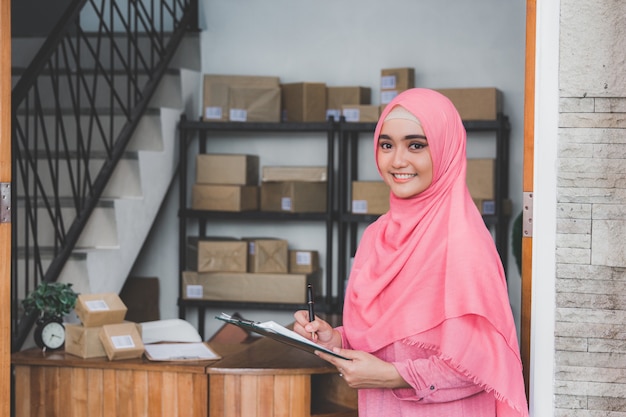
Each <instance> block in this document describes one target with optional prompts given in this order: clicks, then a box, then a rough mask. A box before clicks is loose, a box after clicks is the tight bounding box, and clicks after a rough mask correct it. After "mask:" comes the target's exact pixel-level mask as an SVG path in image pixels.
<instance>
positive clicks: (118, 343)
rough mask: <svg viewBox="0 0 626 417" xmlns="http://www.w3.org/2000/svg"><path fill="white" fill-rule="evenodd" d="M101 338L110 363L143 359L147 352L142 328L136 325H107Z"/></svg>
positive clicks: (127, 323)
mask: <svg viewBox="0 0 626 417" xmlns="http://www.w3.org/2000/svg"><path fill="white" fill-rule="evenodd" d="M99 337H100V341H101V342H102V346H103V347H104V351H105V352H106V354H107V357H108V358H109V360H110V361H112V360H119V359H132V358H141V356H142V355H143V352H144V350H145V348H144V344H143V341H142V339H141V333H140V326H139V325H137V324H136V323H131V322H126V323H118V324H105V325H104V326H102V328H101V329H100V333H99Z"/></svg>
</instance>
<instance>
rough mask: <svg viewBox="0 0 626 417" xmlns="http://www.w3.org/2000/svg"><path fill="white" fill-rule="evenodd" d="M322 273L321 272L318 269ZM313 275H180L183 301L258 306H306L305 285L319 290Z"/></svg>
mask: <svg viewBox="0 0 626 417" xmlns="http://www.w3.org/2000/svg"><path fill="white" fill-rule="evenodd" d="M320 271H321V270H320ZM320 271H318V272H316V273H314V274H258V273H256V274H253V273H238V272H203V273H197V272H192V271H184V272H183V298H185V299H202V300H213V301H241V302H257V303H289V304H304V303H306V286H307V284H312V285H314V286H315V287H316V288H318V287H320V285H321V279H320V276H321V274H320Z"/></svg>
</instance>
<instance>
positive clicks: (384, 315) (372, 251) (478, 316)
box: [294, 88, 528, 417]
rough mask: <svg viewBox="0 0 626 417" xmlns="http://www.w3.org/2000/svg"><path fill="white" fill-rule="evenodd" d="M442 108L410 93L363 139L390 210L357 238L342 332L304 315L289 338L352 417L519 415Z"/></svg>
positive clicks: (501, 316) (481, 238)
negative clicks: (329, 381)
mask: <svg viewBox="0 0 626 417" xmlns="http://www.w3.org/2000/svg"><path fill="white" fill-rule="evenodd" d="M465 142H466V132H465V129H464V127H463V123H462V121H461V118H460V116H459V114H458V112H457V111H456V109H455V108H454V105H453V104H452V103H451V102H450V101H449V100H448V99H447V98H446V97H444V96H443V95H441V94H439V93H437V92H435V91H432V90H427V89H418V88H416V89H411V90H407V91H405V92H403V93H401V94H399V95H398V96H397V97H396V98H395V99H394V100H393V101H392V102H391V103H389V104H388V105H387V107H386V108H385V110H384V111H383V113H382V114H381V117H380V119H379V122H378V124H377V126H376V130H375V134H374V146H375V157H376V164H377V168H378V171H379V173H380V175H381V176H382V178H383V180H384V181H385V183H387V185H389V187H390V189H391V193H390V209H389V211H388V212H387V213H386V214H384V215H382V216H381V217H380V218H379V219H378V220H377V221H376V222H374V223H372V224H371V225H370V226H368V228H367V229H366V231H365V232H364V234H363V237H362V239H361V241H360V243H359V248H358V250H357V253H356V256H355V259H354V264H353V267H352V271H351V273H350V277H349V281H348V287H347V291H346V299H345V301H344V313H343V326H342V327H338V328H335V329H333V328H332V327H331V326H330V325H329V324H328V323H327V322H325V321H324V320H321V319H320V318H317V317H316V318H315V320H314V321H312V322H309V317H308V312H307V311H298V312H296V314H295V318H296V323H295V326H294V329H295V331H297V332H298V333H300V334H301V335H303V336H305V337H309V338H311V334H312V333H313V334H314V337H315V339H316V341H317V342H318V343H319V344H321V345H323V346H325V347H328V348H330V349H332V350H334V351H336V352H337V353H339V354H340V355H342V356H344V357H347V358H349V359H351V360H343V359H339V358H336V357H334V356H332V355H327V354H324V353H322V352H318V355H319V356H320V357H321V358H323V359H325V360H327V361H329V362H330V363H332V364H333V365H335V366H336V367H337V368H338V369H339V372H340V373H341V375H342V376H343V377H344V378H345V380H346V382H347V383H348V384H349V385H350V386H351V387H354V388H358V389H359V416H360V417H368V416H370V417H379V416H440V415H441V416H527V415H528V408H527V403H526V397H525V393H524V383H523V378H522V370H521V361H520V356H519V347H518V342H517V334H516V331H515V326H514V322H513V318H512V314H511V309H510V305H509V300H508V294H507V288H506V280H505V276H504V271H503V268H502V265H501V262H500V258H499V256H498V253H497V251H496V248H495V245H494V242H493V238H492V236H491V234H490V232H489V231H488V230H487V228H486V227H485V224H484V221H483V219H482V217H481V215H480V213H479V212H478V210H477V208H476V206H475V205H474V203H473V201H472V199H471V196H470V194H469V191H468V189H467V185H466V180H465V172H466V154H465Z"/></svg>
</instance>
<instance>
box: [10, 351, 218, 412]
mask: <svg viewBox="0 0 626 417" xmlns="http://www.w3.org/2000/svg"><path fill="white" fill-rule="evenodd" d="M13 365H14V370H15V392H14V394H15V417H35V416H54V417H57V416H58V417H85V416H89V417H105V416H127V417H138V416H150V417H161V416H162V417H206V416H207V415H208V414H207V412H208V381H207V376H206V373H205V368H206V362H205V363H200V362H199V363H196V364H193V365H192V364H188V365H179V364H176V365H172V364H159V363H156V362H148V361H146V360H141V359H137V360H135V359H131V360H124V361H111V362H109V361H108V360H106V359H81V358H78V357H75V356H72V355H69V354H68V355H66V354H65V353H62V352H60V353H52V354H46V355H44V354H42V352H41V351H40V350H28V351H24V352H20V353H17V354H15V355H13Z"/></svg>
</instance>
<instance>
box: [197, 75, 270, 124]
mask: <svg viewBox="0 0 626 417" xmlns="http://www.w3.org/2000/svg"><path fill="white" fill-rule="evenodd" d="M203 82H204V86H203V88H204V91H203V109H204V110H203V115H202V119H203V120H205V121H229V120H231V111H230V110H231V105H235V106H237V107H234V109H235V110H237V109H238V110H242V108H243V109H244V110H246V112H247V114H246V120H247V121H251V120H250V114H249V113H252V114H253V115H254V116H253V117H254V118H255V119H258V120H257V121H276V118H277V117H278V118H280V110H281V108H280V80H279V78H278V77H267V76H247V75H219V74H206V75H205V76H204V80H203ZM233 115H234V116H235V119H241V118H242V116H243V115H242V114H240V113H238V112H237V111H235V112H234V114H233ZM278 120H279V119H278ZM238 121H241V120H238Z"/></svg>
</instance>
